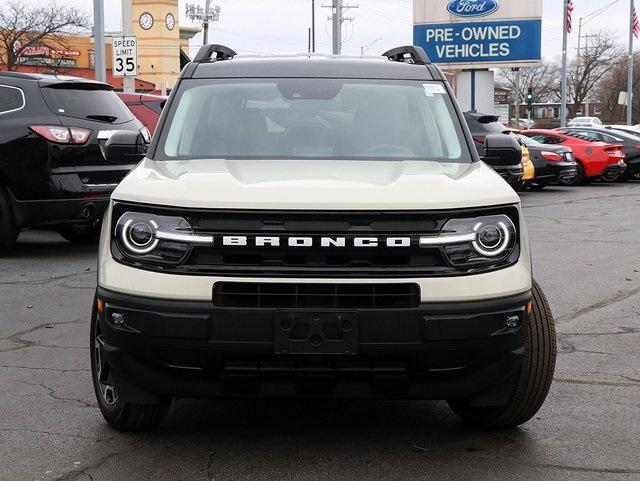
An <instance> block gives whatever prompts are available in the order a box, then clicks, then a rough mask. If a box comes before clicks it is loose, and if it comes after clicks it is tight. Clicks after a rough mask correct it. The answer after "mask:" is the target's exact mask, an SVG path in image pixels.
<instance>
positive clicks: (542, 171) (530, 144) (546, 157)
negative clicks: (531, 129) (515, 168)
mask: <svg viewBox="0 0 640 481" xmlns="http://www.w3.org/2000/svg"><path fill="white" fill-rule="evenodd" d="M518 139H519V140H520V141H521V142H522V143H523V144H524V145H525V146H526V147H527V149H529V158H530V159H531V162H533V165H534V167H535V169H536V177H535V179H534V180H533V181H532V182H531V183H530V184H531V186H532V187H535V188H539V189H541V188H543V187H545V186H547V185H549V184H551V183H552V182H561V183H562V182H563V181H569V180H571V179H573V178H574V177H575V176H576V167H577V165H578V164H577V163H576V161H575V159H574V158H573V151H572V150H571V148H569V147H563V146H561V145H546V144H542V143H540V142H538V141H537V140H534V139H532V138H529V137H527V136H526V135H520V134H518Z"/></svg>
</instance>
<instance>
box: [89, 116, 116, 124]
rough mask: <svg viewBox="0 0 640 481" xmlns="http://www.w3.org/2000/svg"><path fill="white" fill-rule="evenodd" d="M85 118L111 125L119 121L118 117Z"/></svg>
mask: <svg viewBox="0 0 640 481" xmlns="http://www.w3.org/2000/svg"><path fill="white" fill-rule="evenodd" d="M85 118H86V119H90V120H98V121H100V122H109V123H111V124H112V123H113V122H115V121H116V120H118V117H115V116H114V115H87V116H85Z"/></svg>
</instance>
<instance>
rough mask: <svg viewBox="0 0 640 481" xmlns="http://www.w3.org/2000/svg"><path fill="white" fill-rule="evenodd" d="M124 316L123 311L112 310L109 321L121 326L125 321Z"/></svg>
mask: <svg viewBox="0 0 640 481" xmlns="http://www.w3.org/2000/svg"><path fill="white" fill-rule="evenodd" d="M126 320H127V319H126V317H125V315H124V314H123V313H121V312H113V313H111V322H113V324H114V325H116V326H122V325H123V324H124V323H125V321H126Z"/></svg>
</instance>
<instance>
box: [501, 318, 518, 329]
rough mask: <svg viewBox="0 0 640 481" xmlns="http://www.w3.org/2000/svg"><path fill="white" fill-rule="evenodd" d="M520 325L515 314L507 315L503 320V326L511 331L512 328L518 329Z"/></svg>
mask: <svg viewBox="0 0 640 481" xmlns="http://www.w3.org/2000/svg"><path fill="white" fill-rule="evenodd" d="M519 323H520V316H518V315H517V314H508V315H507V317H506V318H505V320H504V325H505V326H506V327H508V328H511V329H513V328H514V327H518V324H519Z"/></svg>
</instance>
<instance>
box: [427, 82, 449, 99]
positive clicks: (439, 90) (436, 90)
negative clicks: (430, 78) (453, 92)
mask: <svg viewBox="0 0 640 481" xmlns="http://www.w3.org/2000/svg"><path fill="white" fill-rule="evenodd" d="M422 86H423V87H424V93H425V94H427V97H433V94H446V93H447V91H446V90H445V89H444V86H443V85H442V84H422Z"/></svg>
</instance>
